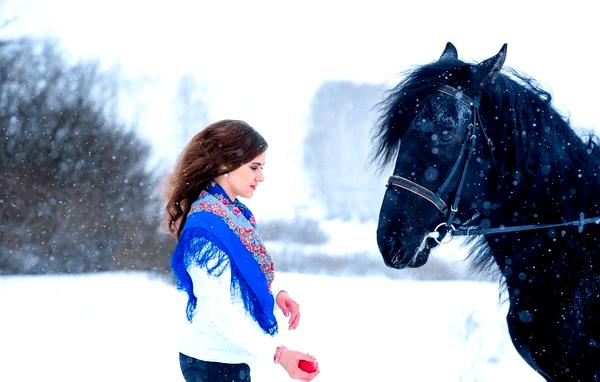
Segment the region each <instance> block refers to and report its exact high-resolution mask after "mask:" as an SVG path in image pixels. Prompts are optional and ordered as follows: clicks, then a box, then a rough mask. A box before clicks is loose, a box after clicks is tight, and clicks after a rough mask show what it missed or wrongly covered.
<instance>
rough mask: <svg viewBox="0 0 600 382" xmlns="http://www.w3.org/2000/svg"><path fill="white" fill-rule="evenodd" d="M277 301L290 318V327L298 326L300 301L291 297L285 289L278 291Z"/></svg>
mask: <svg viewBox="0 0 600 382" xmlns="http://www.w3.org/2000/svg"><path fill="white" fill-rule="evenodd" d="M275 302H276V303H277V306H278V307H279V309H281V311H282V312H283V314H284V315H285V316H286V317H289V318H290V320H289V325H290V326H289V328H290V329H296V328H297V327H298V323H299V322H300V305H298V303H297V302H296V301H294V299H293V298H291V297H290V295H289V294H288V292H286V291H284V290H282V291H280V292H279V293H277V298H276V299H275Z"/></svg>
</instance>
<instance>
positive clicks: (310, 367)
mask: <svg viewBox="0 0 600 382" xmlns="http://www.w3.org/2000/svg"><path fill="white" fill-rule="evenodd" d="M298 367H299V368H300V369H302V370H304V371H306V372H307V373H314V372H315V371H317V362H316V361H315V362H310V361H305V360H303V359H301V360H300V361H298Z"/></svg>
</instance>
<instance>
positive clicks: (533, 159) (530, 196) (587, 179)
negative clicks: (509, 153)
mask: <svg viewBox="0 0 600 382" xmlns="http://www.w3.org/2000/svg"><path fill="white" fill-rule="evenodd" d="M567 127H568V126H567ZM558 135H559V134H557V131H556V130H550V129H544V128H542V127H540V130H539V133H538V134H537V135H533V136H531V134H530V136H529V137H528V139H529V140H534V142H529V144H528V145H527V147H528V148H529V149H533V150H534V152H529V153H528V152H523V153H522V154H521V157H520V159H519V160H521V161H522V163H523V166H522V167H521V169H522V171H520V172H519V173H518V174H516V175H515V174H514V173H513V174H509V175H508V176H505V177H504V178H502V179H501V180H500V179H499V183H498V187H497V190H498V195H497V198H496V203H495V206H496V208H495V209H494V210H493V211H492V212H491V213H490V216H489V217H490V221H491V222H492V224H493V225H494V226H499V225H504V226H516V225H529V224H553V223H563V222H568V221H574V220H577V219H578V218H579V215H580V213H583V214H584V216H585V217H596V216H597V217H600V201H599V199H598V196H597V195H599V194H600V180H599V179H600V177H599V174H598V173H599V171H600V157H599V156H598V153H596V152H589V150H587V147H586V145H585V144H584V143H583V142H582V141H581V140H580V139H579V138H578V137H576V136H575V135H574V133H573V132H572V130H570V128H569V130H568V131H566V132H563V134H562V135H563V136H562V137H560V138H557V136H558ZM536 142H537V143H536ZM524 146H525V145H524ZM599 235H600V225H596V224H590V225H588V226H587V227H585V229H584V232H582V233H579V232H578V229H577V227H568V228H565V227H561V228H556V229H554V230H540V231H529V232H519V233H514V234H509V235H506V236H505V237H503V238H502V240H494V239H495V238H488V245H489V247H490V250H491V251H492V253H493V255H494V257H495V258H496V261H497V263H498V264H499V265H500V266H501V268H502V263H503V262H505V260H506V259H507V257H508V256H511V255H513V254H515V255H516V257H517V258H518V259H519V260H518V261H519V262H520V266H522V267H525V268H530V269H532V271H534V272H535V271H536V270H534V269H535V267H533V268H532V266H535V265H537V272H543V271H544V269H545V268H546V267H547V266H554V265H553V264H556V263H557V261H558V262H561V261H563V260H561V259H560V258H561V256H562V257H565V259H568V260H566V261H569V262H571V260H570V259H571V258H577V259H579V258H587V256H588V255H589V254H590V253H592V252H593V253H595V252H599V251H598V243H597V242H596V241H595V238H596V237H599ZM594 257H595V259H600V253H598V254H596V255H595V256H594ZM571 263H572V262H571ZM595 263H598V260H595ZM588 265H589V264H587V263H586V262H585V261H584V262H582V263H579V265H578V266H580V267H584V266H588ZM598 265H600V264H597V265H596V268H597V267H598Z"/></svg>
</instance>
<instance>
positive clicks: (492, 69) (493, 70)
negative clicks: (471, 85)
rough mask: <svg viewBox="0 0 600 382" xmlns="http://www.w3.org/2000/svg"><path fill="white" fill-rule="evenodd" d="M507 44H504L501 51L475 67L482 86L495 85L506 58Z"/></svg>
mask: <svg viewBox="0 0 600 382" xmlns="http://www.w3.org/2000/svg"><path fill="white" fill-rule="evenodd" d="M506 49H507V45H506V44H504V45H502V48H501V49H500V51H499V52H498V53H497V54H496V55H495V56H494V57H490V58H488V59H487V60H485V61H483V62H482V63H480V64H479V65H477V66H476V67H475V73H476V79H477V81H478V82H479V86H480V87H482V88H483V87H486V86H488V85H493V84H494V83H495V82H496V78H497V77H498V75H499V74H500V69H502V65H504V61H505V60H506Z"/></svg>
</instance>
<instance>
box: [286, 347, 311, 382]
mask: <svg viewBox="0 0 600 382" xmlns="http://www.w3.org/2000/svg"><path fill="white" fill-rule="evenodd" d="M300 360H305V361H308V362H313V363H315V364H316V365H317V370H316V371H313V372H312V373H307V372H306V371H304V370H302V369H300V367H298V362H300ZM279 363H280V364H281V366H283V368H284V369H285V371H287V373H288V374H289V375H290V377H291V378H292V379H297V380H299V381H311V380H312V379H313V378H314V377H316V376H317V375H319V372H320V370H319V365H318V364H317V360H316V358H315V357H313V356H311V355H310V354H306V353H301V352H299V351H294V350H289V349H286V350H284V351H283V353H282V354H281V359H280V360H279Z"/></svg>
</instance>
